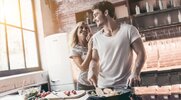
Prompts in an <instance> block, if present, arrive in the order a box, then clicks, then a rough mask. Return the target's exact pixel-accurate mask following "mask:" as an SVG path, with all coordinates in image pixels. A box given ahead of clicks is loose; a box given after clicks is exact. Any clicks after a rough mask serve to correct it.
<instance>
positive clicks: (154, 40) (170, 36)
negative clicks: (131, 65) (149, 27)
mask: <svg viewBox="0 0 181 100" xmlns="http://www.w3.org/2000/svg"><path fill="white" fill-rule="evenodd" d="M180 29H181V26H174V27H168V28H164V29H159V30H153V31H149V32H145V33H143V34H145V36H146V37H145V38H146V40H147V42H144V46H145V49H146V53H147V61H146V64H145V66H144V70H151V69H154V70H167V69H168V70H169V69H173V68H181V56H180V55H181V45H180V44H181V37H180V36H181V31H180Z"/></svg>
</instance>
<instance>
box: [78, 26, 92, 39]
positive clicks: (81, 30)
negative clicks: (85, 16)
mask: <svg viewBox="0 0 181 100" xmlns="http://www.w3.org/2000/svg"><path fill="white" fill-rule="evenodd" d="M89 33H90V30H89V28H88V26H87V24H85V23H82V24H81V25H80V26H79V27H78V30H77V36H78V38H79V40H82V41H84V40H86V37H87V36H88V34H89Z"/></svg>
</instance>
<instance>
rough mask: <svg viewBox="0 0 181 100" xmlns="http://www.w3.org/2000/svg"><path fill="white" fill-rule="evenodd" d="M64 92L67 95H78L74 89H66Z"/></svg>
mask: <svg viewBox="0 0 181 100" xmlns="http://www.w3.org/2000/svg"><path fill="white" fill-rule="evenodd" d="M63 93H64V94H65V95H67V96H70V95H76V94H77V92H76V91H75V90H72V91H64V92H63Z"/></svg>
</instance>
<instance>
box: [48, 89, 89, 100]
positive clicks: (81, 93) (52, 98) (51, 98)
mask: <svg viewBox="0 0 181 100" xmlns="http://www.w3.org/2000/svg"><path fill="white" fill-rule="evenodd" d="M64 92H65V91H61V92H56V93H55V92H54V93H50V94H49V95H47V96H46V97H45V98H47V99H49V100H56V99H58V100H61V99H76V98H80V97H82V96H84V95H85V94H86V92H85V90H76V94H72V93H70V95H69V96H67V95H65V94H64Z"/></svg>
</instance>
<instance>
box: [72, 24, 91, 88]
mask: <svg viewBox="0 0 181 100" xmlns="http://www.w3.org/2000/svg"><path fill="white" fill-rule="evenodd" d="M71 35H72V37H71V47H72V49H71V55H70V58H71V59H73V61H74V63H75V64H76V65H77V67H78V68H79V69H80V73H79V76H78V80H77V81H78V82H77V90H90V89H94V87H93V86H92V85H91V84H90V83H89V81H88V80H87V74H88V67H89V63H90V60H91V55H92V40H91V39H90V38H91V36H92V33H91V30H90V28H89V26H88V25H87V24H86V23H85V22H83V21H82V22H79V23H77V25H76V27H75V29H74V30H73V31H72V33H71Z"/></svg>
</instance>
